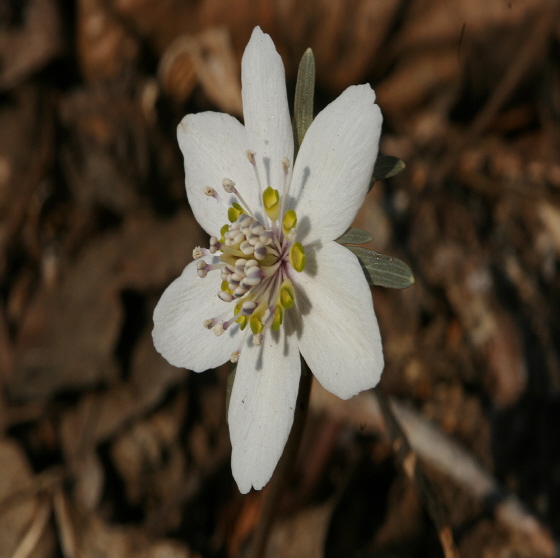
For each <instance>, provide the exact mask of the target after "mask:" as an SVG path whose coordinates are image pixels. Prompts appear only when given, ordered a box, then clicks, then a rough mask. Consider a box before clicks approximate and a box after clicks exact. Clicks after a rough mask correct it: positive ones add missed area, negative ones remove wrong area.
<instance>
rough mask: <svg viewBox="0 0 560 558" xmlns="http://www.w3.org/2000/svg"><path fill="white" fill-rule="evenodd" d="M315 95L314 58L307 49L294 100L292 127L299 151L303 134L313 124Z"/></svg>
mask: <svg viewBox="0 0 560 558" xmlns="http://www.w3.org/2000/svg"><path fill="white" fill-rule="evenodd" d="M314 94H315V57H314V56H313V51H312V50H311V49H310V48H308V49H307V50H306V51H305V52H304V53H303V56H302V58H301V62H300V63H299V70H298V75H297V82H296V96H295V99H294V125H295V140H296V148H297V149H299V146H300V145H301V142H302V141H303V137H304V136H305V132H307V129H308V128H309V126H311V122H313V96H314Z"/></svg>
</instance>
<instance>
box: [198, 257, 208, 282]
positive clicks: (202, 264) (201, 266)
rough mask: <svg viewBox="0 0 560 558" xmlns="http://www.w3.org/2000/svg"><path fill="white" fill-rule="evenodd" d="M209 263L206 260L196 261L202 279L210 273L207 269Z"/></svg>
mask: <svg viewBox="0 0 560 558" xmlns="http://www.w3.org/2000/svg"><path fill="white" fill-rule="evenodd" d="M207 265H208V264H207V263H206V262H205V261H204V260H201V261H198V262H196V270H197V273H198V276H199V277H200V278H201V279H204V277H206V276H207V275H208V271H207V270H206V266H207Z"/></svg>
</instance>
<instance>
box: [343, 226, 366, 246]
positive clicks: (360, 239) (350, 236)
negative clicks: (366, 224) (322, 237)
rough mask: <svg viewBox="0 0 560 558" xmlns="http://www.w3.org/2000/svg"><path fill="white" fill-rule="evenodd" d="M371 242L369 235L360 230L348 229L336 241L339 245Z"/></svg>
mask: <svg viewBox="0 0 560 558" xmlns="http://www.w3.org/2000/svg"><path fill="white" fill-rule="evenodd" d="M370 241H371V235H370V234H369V233H368V232H366V231H363V230H362V229H354V228H352V227H350V228H349V229H348V230H347V231H346V232H345V233H344V234H343V235H342V236H340V237H339V238H337V239H336V242H338V243H339V244H365V243H366V242H370Z"/></svg>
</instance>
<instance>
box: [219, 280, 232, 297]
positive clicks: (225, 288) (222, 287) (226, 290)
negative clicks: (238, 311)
mask: <svg viewBox="0 0 560 558" xmlns="http://www.w3.org/2000/svg"><path fill="white" fill-rule="evenodd" d="M220 289H221V290H222V291H225V292H226V293H229V294H230V295H232V294H233V293H232V292H231V289H230V288H229V283H228V282H227V281H222V286H221V287H220Z"/></svg>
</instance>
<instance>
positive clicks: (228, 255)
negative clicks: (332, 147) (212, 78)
mask: <svg viewBox="0 0 560 558" xmlns="http://www.w3.org/2000/svg"><path fill="white" fill-rule="evenodd" d="M247 157H248V159H249V162H250V163H251V164H252V165H253V168H254V171H255V174H256V177H257V183H258V184H259V188H260V180H259V176H258V172H257V168H256V164H255V154H254V153H253V152H251V151H249V152H247ZM282 167H283V170H284V176H285V181H284V188H283V190H284V191H283V193H282V195H281V194H280V193H279V192H278V190H274V189H273V188H271V187H270V186H269V187H268V188H266V189H265V190H264V191H262V194H261V199H262V207H263V209H264V212H265V213H266V216H267V217H268V219H269V220H270V223H269V224H268V223H267V224H268V228H267V226H265V225H264V224H263V223H262V222H261V221H259V220H258V219H257V218H256V217H255V214H254V212H253V211H252V210H251V208H250V207H248V205H247V203H246V202H245V200H244V199H243V197H242V196H241V194H240V193H239V191H238V190H237V188H236V187H235V183H234V182H233V181H232V180H230V179H229V178H224V180H223V181H222V186H223V188H224V190H225V191H226V192H227V193H228V194H234V195H235V196H236V197H237V200H238V201H237V202H233V203H231V205H229V206H228V211H227V214H228V219H229V221H230V224H226V225H224V226H223V227H222V228H221V229H220V237H219V238H218V237H217V236H211V237H210V248H208V249H207V248H200V247H197V248H195V250H194V251H193V257H194V258H195V259H197V258H200V257H202V256H205V255H210V254H212V255H214V254H215V255H217V256H218V258H219V261H217V262H215V263H211V264H209V263H206V262H205V261H204V260H201V261H199V262H198V263H197V266H196V267H197V270H198V275H199V277H201V278H204V277H206V275H207V274H208V272H209V271H217V270H219V271H220V276H221V281H222V283H221V290H220V291H219V292H218V297H219V298H220V299H221V300H223V301H224V302H226V303H229V306H228V308H227V309H226V310H225V312H223V313H222V314H220V315H219V316H216V317H215V318H210V319H208V320H206V321H205V322H204V326H205V327H206V328H208V329H212V330H213V332H214V333H215V334H216V335H222V333H223V332H224V331H226V330H227V329H228V328H229V327H231V326H232V325H233V324H235V323H237V324H239V327H240V329H241V330H242V331H243V330H244V331H245V334H244V335H243V338H242V340H241V343H240V345H239V348H238V349H237V350H236V351H235V352H234V353H233V354H232V355H231V361H232V362H237V360H238V359H239V355H240V353H241V349H242V347H243V345H244V342H245V339H246V337H247V335H248V333H249V331H251V332H252V334H253V344H254V345H261V344H262V340H263V335H264V334H265V333H266V331H267V330H268V329H272V330H273V331H278V330H279V329H280V327H281V325H282V322H283V321H284V312H285V311H286V310H290V309H291V308H292V307H293V306H294V303H295V290H294V287H293V284H292V281H291V279H290V275H291V273H292V272H293V271H297V272H301V271H303V269H304V268H305V251H304V248H303V246H302V245H301V244H300V243H299V242H295V231H296V227H297V215H296V212H295V211H294V210H293V209H289V210H287V211H283V205H284V203H283V202H284V199H285V197H286V190H287V176H288V170H289V162H288V160H287V159H284V160H283V161H282ZM204 193H205V194H206V195H207V196H210V197H213V198H215V199H216V200H217V201H218V202H220V203H222V204H224V205H226V204H225V202H224V201H223V200H222V198H221V197H220V196H219V195H218V193H217V192H216V190H214V189H213V188H210V187H205V188H204ZM282 213H283V215H282ZM281 215H282V220H281V222H280V216H281ZM262 220H265V219H262ZM218 253H219V254H218ZM247 326H249V327H247Z"/></svg>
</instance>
